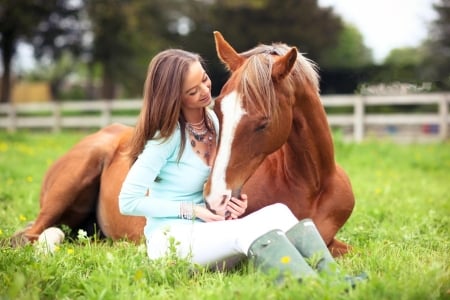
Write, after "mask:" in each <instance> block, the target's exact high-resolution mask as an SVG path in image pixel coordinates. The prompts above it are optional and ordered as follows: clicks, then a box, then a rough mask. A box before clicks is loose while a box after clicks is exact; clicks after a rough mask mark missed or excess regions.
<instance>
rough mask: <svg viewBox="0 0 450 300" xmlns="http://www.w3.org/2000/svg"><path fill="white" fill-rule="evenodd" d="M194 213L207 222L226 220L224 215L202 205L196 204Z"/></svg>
mask: <svg viewBox="0 0 450 300" xmlns="http://www.w3.org/2000/svg"><path fill="white" fill-rule="evenodd" d="M194 215H195V216H196V217H197V218H199V219H202V220H203V221H205V222H212V221H223V220H225V217H224V216H219V215H216V214H214V213H212V212H211V211H210V210H209V209H207V208H206V207H204V206H201V205H196V206H194Z"/></svg>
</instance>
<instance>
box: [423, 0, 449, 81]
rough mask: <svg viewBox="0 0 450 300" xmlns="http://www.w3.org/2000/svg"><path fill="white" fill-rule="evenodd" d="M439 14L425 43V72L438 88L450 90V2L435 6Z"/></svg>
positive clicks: (442, 2)
mask: <svg viewBox="0 0 450 300" xmlns="http://www.w3.org/2000/svg"><path fill="white" fill-rule="evenodd" d="M433 7H434V9H435V11H436V12H437V13H438V18H437V20H436V21H435V22H434V23H433V24H432V26H431V28H430V34H429V40H428V41H427V42H426V43H425V47H426V57H425V59H424V65H423V72H424V73H425V74H426V76H427V77H428V78H429V79H430V80H431V81H433V82H434V83H435V85H436V87H437V88H440V89H446V90H448V89H450V30H449V29H450V0H441V1H440V2H439V3H436V4H434V5H433Z"/></svg>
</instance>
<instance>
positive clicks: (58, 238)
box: [35, 227, 65, 254]
mask: <svg viewBox="0 0 450 300" xmlns="http://www.w3.org/2000/svg"><path fill="white" fill-rule="evenodd" d="M64 237H65V236H64V232H63V231H62V230H61V229H59V228H58V227H50V228H47V229H45V230H44V231H43V232H42V233H41V234H40V235H39V238H38V240H37V243H36V244H35V245H36V249H37V250H38V251H39V252H40V253H43V254H53V253H54V252H55V251H56V247H57V246H58V245H59V244H61V243H62V242H63V241H64Z"/></svg>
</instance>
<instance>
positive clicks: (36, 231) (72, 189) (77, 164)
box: [23, 150, 101, 242]
mask: <svg viewBox="0 0 450 300" xmlns="http://www.w3.org/2000/svg"><path fill="white" fill-rule="evenodd" d="M76 152H77V151H74V150H72V151H70V152H68V153H67V154H66V155H64V156H63V157H61V158H60V159H59V160H58V161H57V162H56V163H55V164H54V165H53V166H52V167H51V168H50V169H49V170H48V172H47V174H46V176H45V178H44V182H43V185H42V190H41V198H40V211H39V214H38V217H37V218H36V220H35V222H34V224H33V225H32V226H31V228H29V229H28V230H26V231H25V232H24V233H23V234H24V237H25V241H27V240H28V241H32V242H33V241H35V240H36V239H37V238H38V237H39V235H40V234H41V233H42V231H44V230H45V229H46V228H48V227H51V226H55V225H61V224H65V225H67V226H69V227H73V226H76V225H78V224H79V223H80V222H82V221H83V220H84V219H85V218H86V217H87V216H88V215H89V214H90V213H91V212H92V211H93V210H95V202H96V198H97V195H98V185H99V176H100V172H101V163H100V160H101V158H100V157H98V155H93V156H88V157H85V156H83V154H81V153H76Z"/></svg>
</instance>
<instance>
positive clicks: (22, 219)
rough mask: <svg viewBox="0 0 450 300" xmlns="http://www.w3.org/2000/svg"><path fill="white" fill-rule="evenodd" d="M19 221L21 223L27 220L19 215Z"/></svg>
mask: <svg viewBox="0 0 450 300" xmlns="http://www.w3.org/2000/svg"><path fill="white" fill-rule="evenodd" d="M19 220H20V221H22V222H25V221H26V220H27V217H25V216H24V215H22V214H20V216H19Z"/></svg>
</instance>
